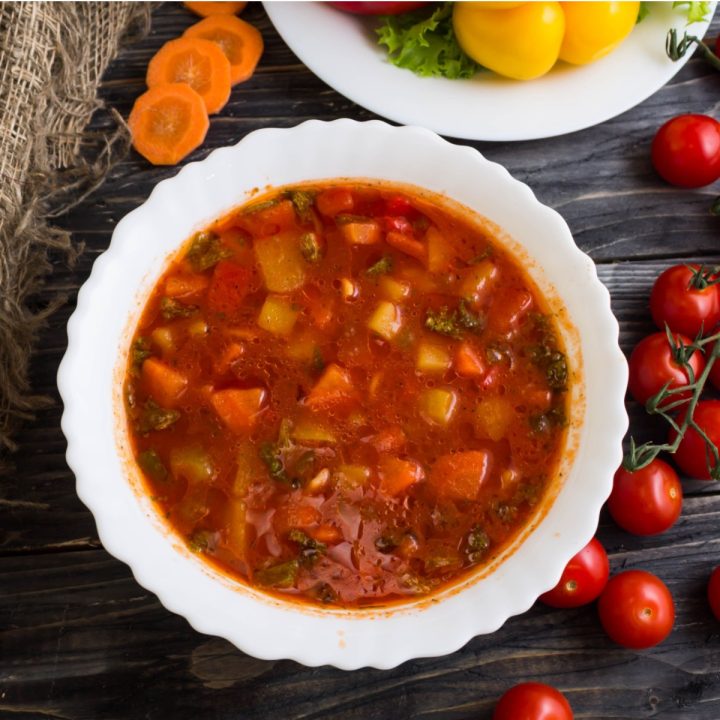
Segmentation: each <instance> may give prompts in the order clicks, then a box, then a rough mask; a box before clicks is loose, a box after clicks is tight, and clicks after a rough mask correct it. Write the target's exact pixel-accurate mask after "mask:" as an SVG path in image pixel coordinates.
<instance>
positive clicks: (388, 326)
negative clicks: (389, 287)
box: [368, 300, 402, 340]
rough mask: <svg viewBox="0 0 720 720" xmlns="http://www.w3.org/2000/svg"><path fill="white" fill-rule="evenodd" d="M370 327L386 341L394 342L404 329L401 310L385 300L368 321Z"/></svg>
mask: <svg viewBox="0 0 720 720" xmlns="http://www.w3.org/2000/svg"><path fill="white" fill-rule="evenodd" d="M368 327H369V328H370V329H371V330H372V331H373V332H376V333H377V334H378V335H380V337H382V338H385V340H392V339H393V338H394V337H395V336H396V335H397V334H398V333H399V332H400V328H401V327H402V315H401V313H400V308H399V307H398V306H397V305H393V303H391V302H387V301H385V300H383V301H382V302H380V303H379V304H378V306H377V307H376V308H375V311H374V312H373V314H372V315H371V316H370V319H369V320H368Z"/></svg>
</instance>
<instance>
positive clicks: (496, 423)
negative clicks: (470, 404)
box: [475, 395, 515, 442]
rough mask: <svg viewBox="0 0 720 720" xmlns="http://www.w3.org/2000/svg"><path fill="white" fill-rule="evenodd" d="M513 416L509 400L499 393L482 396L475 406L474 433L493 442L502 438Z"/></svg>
mask: <svg viewBox="0 0 720 720" xmlns="http://www.w3.org/2000/svg"><path fill="white" fill-rule="evenodd" d="M514 417H515V409H514V408H513V406H512V404H511V403H510V401H509V400H508V399H507V398H505V397H502V396H501V395H491V396H489V397H485V398H483V399H482V400H481V401H480V402H479V403H478V404H477V407H476V408H475V433H476V434H477V436H478V437H480V438H488V439H490V440H494V441H495V442H497V441H499V440H502V439H503V438H504V437H505V435H506V434H507V431H508V428H509V427H510V424H511V423H512V421H513V418H514Z"/></svg>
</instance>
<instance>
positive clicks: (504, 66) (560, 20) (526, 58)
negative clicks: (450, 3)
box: [453, 2, 565, 80]
mask: <svg viewBox="0 0 720 720" xmlns="http://www.w3.org/2000/svg"><path fill="white" fill-rule="evenodd" d="M453 27H454V29H455V36H456V37H457V40H458V42H459V43H460V47H461V48H462V49H463V50H464V51H465V52H466V53H467V54H468V55H469V56H470V57H471V58H472V59H473V60H475V61H476V62H478V63H480V64H481V65H482V66H484V67H486V68H488V69H489V70H493V71H494V72H496V73H498V75H504V76H506V77H509V78H514V79H516V80H532V79H533V78H537V77H540V76H541V75H544V74H545V73H546V72H548V70H550V69H551V68H552V66H553V65H554V64H555V62H556V60H557V59H558V55H559V53H560V46H561V44H562V40H563V34H564V32H565V15H564V14H563V11H562V8H561V7H560V3H558V2H528V3H523V4H522V5H518V6H517V7H514V8H508V9H503V10H497V9H487V8H486V4H485V3H482V2H457V3H455V5H454V9H453Z"/></svg>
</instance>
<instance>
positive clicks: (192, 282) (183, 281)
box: [165, 275, 210, 298]
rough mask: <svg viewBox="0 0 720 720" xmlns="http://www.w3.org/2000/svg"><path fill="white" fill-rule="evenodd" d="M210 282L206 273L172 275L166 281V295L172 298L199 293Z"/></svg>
mask: <svg viewBox="0 0 720 720" xmlns="http://www.w3.org/2000/svg"><path fill="white" fill-rule="evenodd" d="M209 284H210V281H209V280H208V278H207V276H205V275H171V276H170V277H169V278H168V279H167V280H166V281H165V295H167V297H172V298H177V297H188V296H190V295H198V294H199V293H201V292H202V291H203V290H205V289H206V288H207V286H208V285H209Z"/></svg>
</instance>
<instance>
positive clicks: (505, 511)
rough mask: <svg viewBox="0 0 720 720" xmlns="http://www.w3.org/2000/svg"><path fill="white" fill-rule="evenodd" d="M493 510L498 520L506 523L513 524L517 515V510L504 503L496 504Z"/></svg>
mask: <svg viewBox="0 0 720 720" xmlns="http://www.w3.org/2000/svg"><path fill="white" fill-rule="evenodd" d="M493 510H494V511H495V514H496V515H497V516H498V518H499V519H500V520H501V521H502V522H504V523H509V522H512V520H513V519H514V518H515V516H516V515H517V508H516V507H513V506H512V505H508V504H507V503H504V502H501V503H496V504H495V506H494V507H493Z"/></svg>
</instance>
